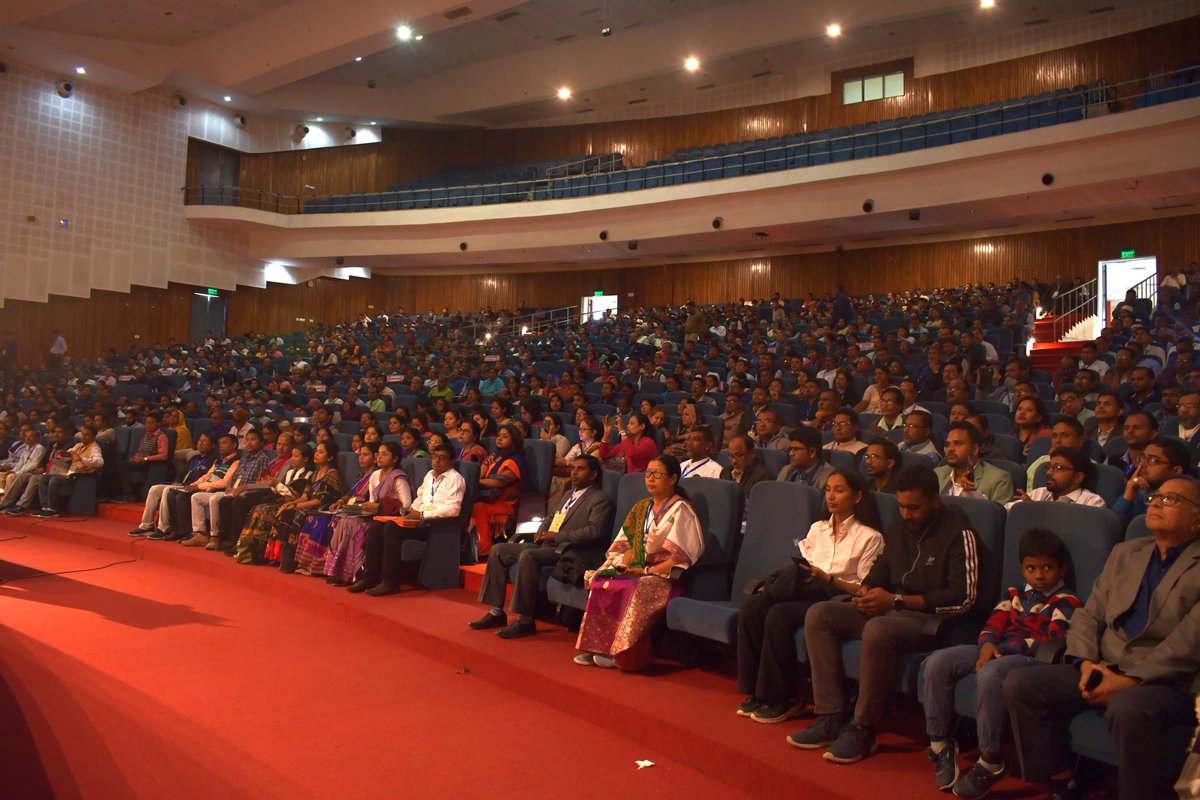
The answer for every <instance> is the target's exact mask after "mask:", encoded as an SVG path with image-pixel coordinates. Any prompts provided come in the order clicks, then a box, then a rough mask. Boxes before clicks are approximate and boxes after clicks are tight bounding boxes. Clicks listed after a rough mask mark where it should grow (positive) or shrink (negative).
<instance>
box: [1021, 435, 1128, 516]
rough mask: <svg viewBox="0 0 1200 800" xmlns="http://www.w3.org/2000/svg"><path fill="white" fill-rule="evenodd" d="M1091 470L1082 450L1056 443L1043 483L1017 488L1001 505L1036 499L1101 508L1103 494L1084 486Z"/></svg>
mask: <svg viewBox="0 0 1200 800" xmlns="http://www.w3.org/2000/svg"><path fill="white" fill-rule="evenodd" d="M1091 470H1092V461H1091V459H1089V458H1088V455H1087V453H1086V452H1084V451H1083V450H1081V449H1079V448H1075V447H1056V448H1054V450H1053V451H1052V452H1051V453H1050V460H1049V461H1048V462H1047V463H1046V485H1045V486H1040V487H1038V488H1036V489H1032V490H1030V491H1029V492H1025V491H1024V490H1023V489H1017V490H1016V492H1015V494H1014V497H1013V500H1012V502H1011V503H1006V504H1005V506H1004V507H1005V508H1012V507H1013V505H1014V504H1016V503H1019V502H1021V501H1022V500H1036V501H1040V502H1051V503H1076V504H1078V505H1082V506H1096V507H1097V508H1104V507H1105V506H1106V505H1108V504H1107V503H1105V502H1104V498H1103V497H1101V496H1100V495H1098V494H1096V493H1095V492H1090V491H1088V490H1087V489H1084V488H1083V484H1084V481H1086V480H1087V478H1088V475H1089V473H1090V472H1091Z"/></svg>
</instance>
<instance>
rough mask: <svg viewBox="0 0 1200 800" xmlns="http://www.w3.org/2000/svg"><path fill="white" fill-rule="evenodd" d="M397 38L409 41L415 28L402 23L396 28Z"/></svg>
mask: <svg viewBox="0 0 1200 800" xmlns="http://www.w3.org/2000/svg"><path fill="white" fill-rule="evenodd" d="M396 38H397V39H399V40H400V41H402V42H407V41H409V40H410V39H412V38H413V30H412V28H410V27H408V26H407V25H401V26H400V27H398V28H396Z"/></svg>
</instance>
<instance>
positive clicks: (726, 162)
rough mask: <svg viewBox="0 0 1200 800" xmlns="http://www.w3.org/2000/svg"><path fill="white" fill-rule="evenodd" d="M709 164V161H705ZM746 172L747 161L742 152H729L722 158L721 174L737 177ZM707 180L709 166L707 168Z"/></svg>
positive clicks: (727, 176)
mask: <svg viewBox="0 0 1200 800" xmlns="http://www.w3.org/2000/svg"><path fill="white" fill-rule="evenodd" d="M705 164H706V165H707V162H705ZM745 173H746V161H745V158H744V157H743V156H742V154H741V153H729V154H727V155H725V156H724V157H722V158H721V175H720V177H723V178H736V177H737V176H739V175H744V174H745ZM705 175H706V178H705V179H706V180H707V179H708V178H707V166H706V169H705Z"/></svg>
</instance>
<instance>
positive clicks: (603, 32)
mask: <svg viewBox="0 0 1200 800" xmlns="http://www.w3.org/2000/svg"><path fill="white" fill-rule="evenodd" d="M600 35H601V36H612V26H611V25H605V26H604V27H603V28H601V29H600Z"/></svg>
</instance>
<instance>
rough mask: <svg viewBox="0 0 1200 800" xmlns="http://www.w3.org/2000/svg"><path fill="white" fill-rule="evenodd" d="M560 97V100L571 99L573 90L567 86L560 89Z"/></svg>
mask: <svg viewBox="0 0 1200 800" xmlns="http://www.w3.org/2000/svg"><path fill="white" fill-rule="evenodd" d="M558 99H559V100H570V99H571V90H570V89H568V88H567V87H566V86H564V87H562V88H561V89H559V90H558Z"/></svg>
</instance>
